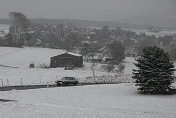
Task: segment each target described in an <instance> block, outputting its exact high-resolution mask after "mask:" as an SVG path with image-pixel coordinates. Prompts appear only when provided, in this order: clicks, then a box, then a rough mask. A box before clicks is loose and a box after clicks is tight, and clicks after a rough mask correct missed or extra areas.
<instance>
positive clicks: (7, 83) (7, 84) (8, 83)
mask: <svg viewBox="0 0 176 118" xmlns="http://www.w3.org/2000/svg"><path fill="white" fill-rule="evenodd" d="M7 86H8V87H9V80H8V78H7Z"/></svg>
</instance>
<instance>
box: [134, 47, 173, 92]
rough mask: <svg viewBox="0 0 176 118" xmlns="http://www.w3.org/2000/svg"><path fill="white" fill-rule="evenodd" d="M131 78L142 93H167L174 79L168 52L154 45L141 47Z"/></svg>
mask: <svg viewBox="0 0 176 118" xmlns="http://www.w3.org/2000/svg"><path fill="white" fill-rule="evenodd" d="M136 61H137V63H135V66H136V67H137V69H136V70H133V78H134V79H135V81H136V85H137V86H139V88H138V90H139V91H141V92H142V93H150V94H169V93H170V92H171V84H172V82H173V79H174V71H175V69H174V62H172V61H170V58H169V55H168V53H166V52H164V50H163V49H161V48H158V47H156V46H152V47H146V48H144V49H143V54H142V56H141V57H139V58H138V59H136Z"/></svg>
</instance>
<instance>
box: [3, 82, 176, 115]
mask: <svg viewBox="0 0 176 118" xmlns="http://www.w3.org/2000/svg"><path fill="white" fill-rule="evenodd" d="M0 96H1V97H0V98H1V99H8V100H14V101H11V102H0V118H175V117H176V102H175V100H176V95H168V96H167V95H165V96H164V95H157V96H155V95H140V94H138V93H137V91H136V87H135V86H134V84H117V85H95V86H92V85H91V86H76V87H59V88H46V89H36V90H13V91H4V92H2V91H1V92H0Z"/></svg>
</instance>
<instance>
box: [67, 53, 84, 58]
mask: <svg viewBox="0 0 176 118" xmlns="http://www.w3.org/2000/svg"><path fill="white" fill-rule="evenodd" d="M65 54H70V55H74V56H77V57H81V56H82V55H80V54H77V53H72V52H66V53H65Z"/></svg>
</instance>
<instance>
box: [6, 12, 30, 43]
mask: <svg viewBox="0 0 176 118" xmlns="http://www.w3.org/2000/svg"><path fill="white" fill-rule="evenodd" d="M9 16H10V20H11V25H12V26H13V27H14V30H15V31H14V33H16V35H17V45H18V46H22V45H23V43H24V41H23V39H22V38H21V35H22V33H23V32H25V31H26V30H27V28H28V27H29V25H30V21H29V20H28V19H27V17H26V16H25V15H24V14H23V13H20V12H10V13H9Z"/></svg>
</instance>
